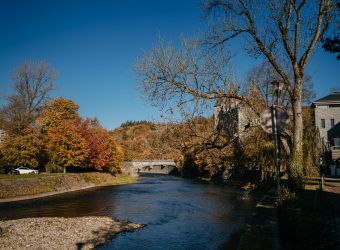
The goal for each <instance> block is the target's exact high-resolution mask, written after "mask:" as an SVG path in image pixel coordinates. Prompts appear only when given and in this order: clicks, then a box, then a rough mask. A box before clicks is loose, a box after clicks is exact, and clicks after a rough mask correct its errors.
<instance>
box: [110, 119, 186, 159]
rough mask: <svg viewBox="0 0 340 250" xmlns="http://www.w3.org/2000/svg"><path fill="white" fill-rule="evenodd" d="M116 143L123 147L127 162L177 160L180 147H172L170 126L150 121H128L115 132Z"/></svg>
mask: <svg viewBox="0 0 340 250" xmlns="http://www.w3.org/2000/svg"><path fill="white" fill-rule="evenodd" d="M112 133H113V135H114V138H115V141H116V143H117V144H118V145H120V146H121V147H122V149H123V150H124V153H125V160H133V159H134V160H144V159H150V160H152V159H164V160H168V159H177V158H178V157H179V156H180V151H179V149H178V148H179V147H173V146H172V145H171V140H169V137H170V136H171V129H170V125H166V124H154V123H152V122H148V121H128V122H126V123H123V124H122V125H121V126H120V127H119V128H117V129H115V130H114V131H113V132H112Z"/></svg>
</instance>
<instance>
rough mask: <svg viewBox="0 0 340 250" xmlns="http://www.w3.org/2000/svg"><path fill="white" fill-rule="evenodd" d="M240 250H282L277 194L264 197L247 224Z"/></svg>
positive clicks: (273, 193)
mask: <svg viewBox="0 0 340 250" xmlns="http://www.w3.org/2000/svg"><path fill="white" fill-rule="evenodd" d="M237 249H238V250H267V249H268V250H280V249H281V243H280V234H279V226H278V216H277V196H276V195H275V192H271V193H269V194H267V195H264V196H263V198H262V199H261V201H260V202H259V203H258V204H257V205H256V208H255V211H254V213H253V214H252V217H251V218H250V219H249V221H248V222H247V224H246V229H245V232H244V234H243V235H242V236H241V239H240V244H239V245H238V248H237Z"/></svg>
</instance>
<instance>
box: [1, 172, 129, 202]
mask: <svg viewBox="0 0 340 250" xmlns="http://www.w3.org/2000/svg"><path fill="white" fill-rule="evenodd" d="M134 182H135V178H134V177H132V176H129V175H119V176H113V175H111V174H108V173H96V172H94V173H70V174H46V175H45V174H39V175H25V176H13V177H11V176H9V177H7V176H4V178H0V202H10V201H18V200H26V199H33V198H39V197H44V196H50V195H55V194H61V193H65V192H72V191H77V190H82V189H87V188H92V187H96V186H109V185H123V184H129V183H134Z"/></svg>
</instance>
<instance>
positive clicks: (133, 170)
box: [121, 160, 176, 176]
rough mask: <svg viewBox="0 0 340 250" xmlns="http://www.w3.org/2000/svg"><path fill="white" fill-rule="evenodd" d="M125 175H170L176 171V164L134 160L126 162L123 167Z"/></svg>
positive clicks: (168, 161) (162, 161) (161, 161)
mask: <svg viewBox="0 0 340 250" xmlns="http://www.w3.org/2000/svg"><path fill="white" fill-rule="evenodd" d="M121 169H122V172H123V173H127V174H130V175H134V176H136V175H138V174H143V173H150V174H170V173H171V172H173V171H175V170H176V163H175V161H173V160H133V161H126V162H124V164H123V166H122V167H121Z"/></svg>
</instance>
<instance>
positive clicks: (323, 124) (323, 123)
mask: <svg viewBox="0 0 340 250" xmlns="http://www.w3.org/2000/svg"><path fill="white" fill-rule="evenodd" d="M325 127H326V122H325V119H321V128H325Z"/></svg>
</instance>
